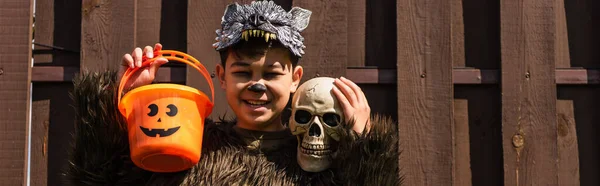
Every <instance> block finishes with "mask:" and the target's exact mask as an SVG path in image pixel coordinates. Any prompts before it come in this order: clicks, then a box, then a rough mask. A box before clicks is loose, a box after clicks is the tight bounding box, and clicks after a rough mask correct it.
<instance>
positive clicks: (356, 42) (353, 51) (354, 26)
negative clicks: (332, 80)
mask: <svg viewBox="0 0 600 186" xmlns="http://www.w3.org/2000/svg"><path fill="white" fill-rule="evenodd" d="M347 10H348V12H347V13H346V15H347V19H348V28H347V30H348V31H347V32H348V39H347V41H348V57H347V60H348V61H347V63H348V66H352V67H362V66H365V37H366V35H365V32H366V16H367V2H366V1H365V0H354V1H348V9H347Z"/></svg>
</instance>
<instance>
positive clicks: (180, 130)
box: [118, 50, 214, 172]
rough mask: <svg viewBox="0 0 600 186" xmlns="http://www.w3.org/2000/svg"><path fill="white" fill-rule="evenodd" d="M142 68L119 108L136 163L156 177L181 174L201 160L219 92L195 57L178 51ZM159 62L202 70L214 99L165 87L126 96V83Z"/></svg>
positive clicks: (125, 78)
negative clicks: (157, 174) (207, 123)
mask: <svg viewBox="0 0 600 186" xmlns="http://www.w3.org/2000/svg"><path fill="white" fill-rule="evenodd" d="M154 56H156V57H154V58H152V59H147V60H144V61H143V63H142V67H138V68H133V69H131V68H129V69H128V70H127V71H126V72H125V74H124V75H123V77H122V79H121V82H120V84H119V90H118V107H119V111H120V112H121V114H122V115H123V116H124V117H125V118H126V119H127V125H128V126H127V128H128V133H129V134H128V135H129V146H130V153H131V160H132V161H133V163H134V164H135V165H137V166H138V167H140V168H142V169H145V170H148V171H153V172H177V171H182V170H186V169H189V168H191V167H192V166H194V165H195V164H196V163H198V161H199V160H200V154H201V152H202V151H201V149H202V137H203V134H204V119H205V118H206V117H207V116H208V115H210V113H211V112H212V109H213V106H214V88H213V84H212V81H211V78H210V75H209V73H208V71H207V70H206V68H205V67H204V66H203V65H202V64H201V63H200V62H199V61H198V60H196V59H195V58H193V57H192V56H190V55H188V54H185V53H182V52H178V51H173V50H161V51H155V53H154ZM157 57H165V58H166V59H167V60H169V61H179V62H183V63H186V64H188V65H190V66H192V67H194V68H195V69H196V70H198V71H199V72H200V73H202V75H203V76H204V78H205V79H206V81H207V82H208V85H209V86H210V91H211V95H212V100H209V99H208V96H206V95H205V94H204V93H203V92H201V91H199V90H197V89H194V88H192V87H189V86H185V85H178V84H170V83H160V84H150V85H145V86H140V87H138V88H135V89H133V90H131V91H129V92H127V94H125V95H124V96H123V98H122V99H121V94H122V91H123V87H124V86H125V83H126V82H127V81H128V80H129V78H130V76H131V75H132V74H133V73H135V71H137V70H138V69H141V68H143V67H146V66H148V65H150V63H151V62H153V61H154V60H155V59H156V58H157Z"/></svg>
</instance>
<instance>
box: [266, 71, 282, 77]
mask: <svg viewBox="0 0 600 186" xmlns="http://www.w3.org/2000/svg"><path fill="white" fill-rule="evenodd" d="M281 75H283V74H282V73H276V72H269V73H266V74H265V77H266V78H275V77H277V76H281Z"/></svg>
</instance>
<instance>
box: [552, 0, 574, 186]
mask: <svg viewBox="0 0 600 186" xmlns="http://www.w3.org/2000/svg"><path fill="white" fill-rule="evenodd" d="M554 3H555V7H556V8H555V9H554V13H555V16H556V34H555V36H556V40H555V42H556V44H555V50H556V68H569V67H571V59H570V56H569V35H568V32H567V15H566V13H565V1H554ZM561 185H563V184H561ZM569 185H571V184H569Z"/></svg>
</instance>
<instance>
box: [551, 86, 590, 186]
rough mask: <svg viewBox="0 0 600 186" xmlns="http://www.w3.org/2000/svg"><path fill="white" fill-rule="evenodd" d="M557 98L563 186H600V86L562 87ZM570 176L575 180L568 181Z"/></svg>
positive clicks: (560, 180) (560, 181)
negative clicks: (564, 185) (565, 182)
mask: <svg viewBox="0 0 600 186" xmlns="http://www.w3.org/2000/svg"><path fill="white" fill-rule="evenodd" d="M557 94H558V96H557V97H558V103H557V104H558V105H557V114H558V117H557V119H558V135H559V137H558V139H559V143H558V149H559V158H560V160H559V171H560V173H561V174H560V175H561V176H560V177H559V183H561V184H560V185H563V184H562V183H564V182H563V181H569V180H571V181H573V182H569V183H568V184H566V185H579V184H574V183H580V184H581V185H600V177H598V172H600V159H599V158H598V157H600V148H599V146H598V144H600V138H598V136H600V126H598V123H600V114H598V110H597V109H595V108H597V106H598V105H599V104H600V97H598V96H597V95H599V94H600V86H560V87H559V88H558V93H557ZM570 106H572V107H570ZM571 150H572V151H576V152H575V153H572V152H569V151H571ZM572 155H575V156H577V158H575V157H573V156H572ZM575 160H578V163H576V162H575ZM569 175H571V176H573V177H574V178H566V177H567V176H569ZM563 178H564V179H563ZM566 179H567V180H566Z"/></svg>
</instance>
